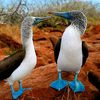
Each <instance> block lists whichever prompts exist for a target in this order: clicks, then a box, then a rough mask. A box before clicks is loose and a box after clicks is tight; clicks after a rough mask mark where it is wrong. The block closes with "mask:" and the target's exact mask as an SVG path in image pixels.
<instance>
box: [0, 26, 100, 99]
mask: <svg viewBox="0 0 100 100" xmlns="http://www.w3.org/2000/svg"><path fill="white" fill-rule="evenodd" d="M61 35H62V32H61V31H59V30H54V29H52V28H44V29H41V30H40V29H38V28H37V29H35V30H34V44H35V49H36V54H37V59H38V63H37V66H36V68H35V69H34V70H33V71H32V73H30V75H28V76H27V77H26V78H24V79H23V87H31V88H32V90H31V91H25V92H24V94H23V95H22V96H21V97H20V98H19V100H100V93H99V90H98V89H97V88H96V87H95V86H93V85H92V84H91V83H90V82H89V80H88V77H87V73H88V71H90V70H93V71H94V72H95V73H98V72H99V73H100V25H88V28H87V31H86V32H85V34H84V35H83V36H82V40H85V41H86V42H87V45H88V48H89V57H88V60H87V62H86V64H85V65H84V67H82V69H81V71H80V73H79V77H78V78H79V80H81V81H82V83H83V84H84V85H85V88H86V90H85V92H84V93H73V92H72V91H71V89H70V88H69V87H66V88H65V89H63V90H61V91H56V90H54V89H52V88H50V86H49V85H50V83H51V82H52V81H54V80H56V79H57V75H58V73H57V68H56V64H55V61H54V54H53V45H52V43H51V41H50V39H51V38H52V39H53V41H55V43H56V41H57V39H58V38H59V37H60V36H61ZM0 38H1V37H0ZM7 39H8V38H6V37H4V38H3V40H1V39H0V60H2V59H3V58H5V57H6V56H7V55H5V53H4V52H3V51H4V50H5V49H8V48H10V47H11V48H12V46H13V45H14V44H15V45H14V48H20V47H21V44H18V43H16V42H15V41H13V39H12V38H11V41H12V42H11V41H10V39H9V41H8V42H9V43H8V42H7V43H6V42H4V41H6V40H7ZM10 43H11V45H10ZM16 50H17V49H16ZM99 75H100V74H99ZM73 78H74V75H73V73H66V72H63V79H66V80H69V81H70V80H72V79H73ZM14 87H15V89H16V90H17V89H18V83H15V84H14ZM11 99H12V98H11V91H10V87H9V85H8V83H6V82H5V81H2V82H0V100H11Z"/></svg>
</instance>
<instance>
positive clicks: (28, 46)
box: [0, 17, 49, 99]
mask: <svg viewBox="0 0 100 100" xmlns="http://www.w3.org/2000/svg"><path fill="white" fill-rule="evenodd" d="M48 18H49V17H26V18H25V19H24V20H23V22H22V24H21V38H22V44H23V48H24V51H23V50H21V51H20V52H21V53H20V52H18V53H16V54H17V55H19V56H18V58H15V59H14V60H13V61H12V60H11V58H14V57H15V56H16V54H15V55H11V56H10V57H8V58H6V59H4V60H3V61H1V62H0V80H3V79H7V81H8V83H9V85H10V88H11V92H12V97H13V99H17V98H18V97H19V96H20V95H22V93H23V92H24V91H25V90H29V89H30V88H22V81H21V79H23V78H24V77H25V76H26V75H27V74H29V73H30V72H31V71H32V69H33V68H34V67H35V65H36V63H37V57H36V53H35V49H34V45H33V39H32V38H33V32H32V25H36V24H38V23H39V22H41V21H43V20H47V19H48ZM4 62H7V63H6V64H5V66H3V63H4ZM15 81H18V82H19V86H20V89H19V90H18V91H15V90H14V88H13V83H14V82H15Z"/></svg>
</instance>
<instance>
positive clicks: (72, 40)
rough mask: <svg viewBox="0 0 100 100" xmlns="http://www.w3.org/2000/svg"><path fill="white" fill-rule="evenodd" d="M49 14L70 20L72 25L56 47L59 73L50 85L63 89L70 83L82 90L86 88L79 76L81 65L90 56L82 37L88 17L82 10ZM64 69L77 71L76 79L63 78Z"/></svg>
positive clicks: (77, 90)
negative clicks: (69, 80) (67, 79)
mask: <svg viewBox="0 0 100 100" xmlns="http://www.w3.org/2000/svg"><path fill="white" fill-rule="evenodd" d="M49 14H53V15H56V16H60V17H63V18H65V19H67V20H68V22H70V25H69V26H68V27H67V28H66V29H65V31H64V33H63V35H62V37H61V38H60V39H59V40H58V42H57V44H56V46H55V48H54V55H55V61H56V63H57V68H58V73H59V74H58V80H56V81H54V82H52V83H51V85H50V86H51V87H52V88H54V89H57V90H61V89H63V88H64V87H66V86H67V85H68V84H69V86H70V88H71V89H72V90H73V91H74V92H82V91H84V90H85V88H84V85H83V84H82V82H81V81H79V80H78V79H77V78H78V74H79V72H80V69H81V67H82V66H83V65H84V64H85V62H86V59H87V57H88V49H87V46H86V43H85V41H82V40H81V38H80V36H81V35H82V34H83V33H84V32H85V30H86V26H87V18H86V16H85V15H84V13H83V12H81V11H70V12H49ZM62 71H73V72H75V77H74V80H73V81H71V82H68V81H66V80H63V79H62V74H61V72H62Z"/></svg>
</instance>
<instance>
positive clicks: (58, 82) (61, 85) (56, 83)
mask: <svg viewBox="0 0 100 100" xmlns="http://www.w3.org/2000/svg"><path fill="white" fill-rule="evenodd" d="M67 85H68V82H67V81H66V80H63V79H62V73H61V71H58V80H55V81H53V82H52V83H51V84H50V86H51V87H52V88H54V89H56V90H58V91H60V90H61V89H63V88H64V87H66V86H67Z"/></svg>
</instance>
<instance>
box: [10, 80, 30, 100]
mask: <svg viewBox="0 0 100 100" xmlns="http://www.w3.org/2000/svg"><path fill="white" fill-rule="evenodd" d="M19 84H20V89H19V90H18V91H14V88H13V86H12V85H11V86H10V88H11V92H12V98H13V99H14V100H16V99H18V97H20V96H21V95H22V94H23V93H24V91H25V90H31V88H22V83H21V81H19Z"/></svg>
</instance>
